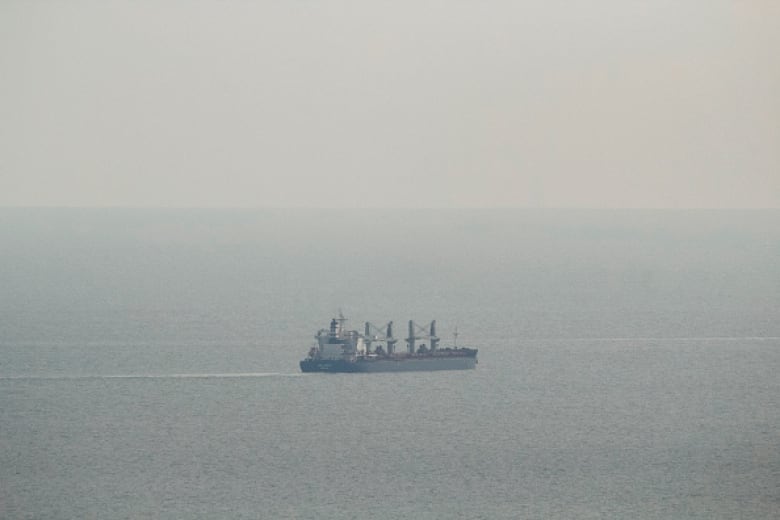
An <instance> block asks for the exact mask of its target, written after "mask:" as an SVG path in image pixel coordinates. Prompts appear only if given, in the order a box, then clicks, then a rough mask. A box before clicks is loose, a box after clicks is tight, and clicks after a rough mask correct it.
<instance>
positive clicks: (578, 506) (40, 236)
mask: <svg viewBox="0 0 780 520" xmlns="http://www.w3.org/2000/svg"><path fill="white" fill-rule="evenodd" d="M339 309H341V310H342V311H343V312H344V314H345V315H346V316H347V318H349V319H350V322H349V325H351V327H350V328H355V329H358V330H361V329H362V323H363V321H366V320H368V321H371V322H373V323H377V324H383V323H386V322H387V321H389V320H394V321H395V323H396V324H397V330H398V331H405V323H406V321H407V320H409V319H414V320H416V321H418V322H420V323H427V322H430V320H432V319H436V320H437V324H438V330H439V335H440V336H442V338H443V341H442V346H446V345H447V344H448V343H451V341H452V335H451V333H452V332H453V331H454V329H455V327H456V326H457V328H458V331H459V332H460V336H459V337H458V344H459V345H464V346H473V347H477V348H479V365H478V367H477V369H476V370H474V371H453V372H431V373H383V374H306V375H303V374H301V373H300V371H299V369H298V361H299V360H300V359H301V358H303V357H304V355H305V354H306V353H307V351H308V349H309V347H310V346H311V345H312V344H313V342H314V339H313V335H314V334H315V332H316V331H317V330H318V329H319V328H322V327H326V326H327V325H328V323H329V321H330V319H331V318H332V317H333V316H335V315H337V313H338V312H339ZM399 325H400V326H399ZM397 335H398V336H401V334H400V333H399V334H397ZM399 347H403V343H399ZM0 518H3V519H17V518H24V519H28V518H29V519H106V518H111V519H122V518H133V519H135V518H164V519H181V518H204V519H206V518H208V519H212V518H263V519H266V518H267V519H366V518H382V519H384V518H386V519H395V518H403V519H459V518H461V519H515V518H529V519H575V518H576V519H589V518H599V519H602V518H631V519H659V520H660V519H664V520H666V519H684V518H701V519H729V520H733V519H740V518H741V519H776V518H780V211H778V210H767V211H703V210H702V211H638V210H631V211H629V210H625V211H622V210H621V211H617V210H616V211H585V210H582V211H580V210H577V211H575V210H571V211H569V210H396V211H390V210H318V211H314V210H306V211H304V210H300V211H297V210H183V209H180V210H140V209H138V210H129V209H128V210H118V209H117V210H113V209H112V210H109V209H0Z"/></svg>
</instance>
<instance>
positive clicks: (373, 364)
mask: <svg viewBox="0 0 780 520" xmlns="http://www.w3.org/2000/svg"><path fill="white" fill-rule="evenodd" d="M476 365H477V358H476V355H474V356H448V357H438V356H437V357H417V356H415V357H387V358H378V359H357V360H354V361H352V360H344V359H334V360H328V359H304V360H303V361H301V371H302V372H415V371H430V370H469V369H473V368H476Z"/></svg>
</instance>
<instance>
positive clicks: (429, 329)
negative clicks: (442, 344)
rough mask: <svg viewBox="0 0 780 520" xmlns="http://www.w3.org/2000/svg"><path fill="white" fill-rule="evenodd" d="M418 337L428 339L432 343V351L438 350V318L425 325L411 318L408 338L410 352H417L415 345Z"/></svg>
mask: <svg viewBox="0 0 780 520" xmlns="http://www.w3.org/2000/svg"><path fill="white" fill-rule="evenodd" d="M418 339H427V340H428V341H429V342H430V344H431V352H433V351H435V350H436V347H438V345H439V337H438V336H436V320H433V321H432V322H431V323H429V324H428V325H423V326H420V325H418V324H416V323H415V322H414V321H412V320H409V337H408V338H406V344H407V349H408V351H409V354H414V353H415V348H414V345H415V342H416V341H417V340H418Z"/></svg>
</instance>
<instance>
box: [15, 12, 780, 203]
mask: <svg viewBox="0 0 780 520" xmlns="http://www.w3.org/2000/svg"><path fill="white" fill-rule="evenodd" d="M0 205H5V206H17V205H22V206H38V205H44V206H201V207H211V206H257V207H266V206H273V207H280V206H282V207H298V206H305V207H311V206H313V207H494V206H501V207H527V206H530V207H780V1H777V0H743V1H737V0H732V1H722V0H699V1H693V0H691V1H686V0H671V1H666V0H652V1H644V0H642V1H631V0H596V1H593V0H590V1H562V0H560V1H559V0H543V1H542V0H540V1H520V0H516V1H487V0H485V1H472V0H469V1H466V0H447V1H443V0H442V1H426V0H415V1H402V0H396V1H387V2H380V1H366V0H363V1H327V0H323V1H313V0H311V1H295V0H284V1H282V0H279V1H215V0H214V1H189V0H188V1H161V2H156V1H151V0H150V1H137V2H119V1H95V2H91V1H75V0H74V1H66V2H53V1H52V2H36V1H29V0H24V1H14V0H3V1H2V2H0Z"/></svg>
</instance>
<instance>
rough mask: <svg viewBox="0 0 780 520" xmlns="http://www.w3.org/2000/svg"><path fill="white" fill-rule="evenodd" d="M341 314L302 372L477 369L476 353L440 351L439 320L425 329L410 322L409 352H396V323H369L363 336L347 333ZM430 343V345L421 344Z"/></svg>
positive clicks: (320, 338) (304, 362)
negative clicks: (394, 335)
mask: <svg viewBox="0 0 780 520" xmlns="http://www.w3.org/2000/svg"><path fill="white" fill-rule="evenodd" d="M346 321H347V320H346V319H345V318H344V316H342V315H341V314H339V317H338V318H333V319H332V320H331V322H330V328H329V329H320V330H319V331H318V332H317V334H316V335H315V336H314V339H316V340H317V342H316V344H315V345H314V346H313V347H312V348H311V349H310V350H309V354H308V356H306V359H304V360H302V361H301V363H300V366H301V371H302V372H406V371H415V370H467V369H473V368H475V367H476V365H477V349H475V348H463V347H458V346H457V340H458V335H457V332H456V333H455V342H454V343H455V344H454V345H453V347H446V348H441V347H439V338H438V337H437V336H436V320H433V321H432V322H431V323H430V324H428V325H426V326H420V325H417V324H416V323H415V322H414V321H409V337H407V338H406V352H396V351H395V344H396V343H397V342H398V340H397V339H395V338H394V337H393V322H392V321H391V322H389V323H388V324H387V325H385V326H384V327H382V328H378V327H376V326H374V325H372V324H371V323H369V322H366V324H365V332H364V333H363V334H361V333H359V332H358V331H356V330H347V329H346V327H345V322H346ZM424 340H427V341H428V344H427V345H426V344H425V343H421V341H424Z"/></svg>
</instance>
